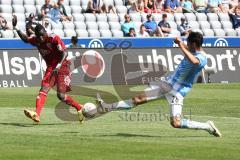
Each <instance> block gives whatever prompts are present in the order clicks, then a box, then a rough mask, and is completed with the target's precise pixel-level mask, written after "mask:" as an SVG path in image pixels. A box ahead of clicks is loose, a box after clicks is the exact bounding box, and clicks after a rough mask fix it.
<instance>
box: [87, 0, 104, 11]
mask: <svg viewBox="0 0 240 160" xmlns="http://www.w3.org/2000/svg"><path fill="white" fill-rule="evenodd" d="M101 12H102V11H101V1H100V0H89V1H88V5H87V9H86V11H85V13H94V14H96V13H101Z"/></svg>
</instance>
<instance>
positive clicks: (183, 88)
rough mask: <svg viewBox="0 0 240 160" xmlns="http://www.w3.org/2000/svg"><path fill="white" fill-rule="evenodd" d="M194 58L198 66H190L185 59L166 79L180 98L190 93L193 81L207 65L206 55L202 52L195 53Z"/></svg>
mask: <svg viewBox="0 0 240 160" xmlns="http://www.w3.org/2000/svg"><path fill="white" fill-rule="evenodd" d="M194 55H195V57H196V58H198V60H199V62H200V63H199V64H198V65H194V64H192V63H191V62H190V61H189V60H188V59H187V58H186V57H185V58H184V59H183V60H182V61H181V63H180V64H179V65H178V67H177V69H176V70H175V71H174V72H173V73H172V74H171V75H170V76H169V77H167V82H168V83H170V84H171V85H172V87H173V89H174V90H176V91H177V92H179V93H181V95H182V96H186V94H187V93H188V92H189V91H190V89H191V88H192V85H193V81H194V79H195V78H196V76H197V75H198V73H199V72H200V71H201V70H202V68H203V67H204V66H205V65H206V63H207V57H206V54H205V53H204V52H203V51H199V52H196V53H195V54H194Z"/></svg>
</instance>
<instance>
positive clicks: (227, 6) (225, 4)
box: [222, 0, 230, 13]
mask: <svg viewBox="0 0 240 160" xmlns="http://www.w3.org/2000/svg"><path fill="white" fill-rule="evenodd" d="M222 9H223V12H224V13H228V12H229V9H230V0H222Z"/></svg>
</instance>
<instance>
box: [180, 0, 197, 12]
mask: <svg viewBox="0 0 240 160" xmlns="http://www.w3.org/2000/svg"><path fill="white" fill-rule="evenodd" d="M181 6H182V12H183V13H195V12H196V11H195V10H194V8H193V4H192V2H191V1H190V0H183V1H182V3H181Z"/></svg>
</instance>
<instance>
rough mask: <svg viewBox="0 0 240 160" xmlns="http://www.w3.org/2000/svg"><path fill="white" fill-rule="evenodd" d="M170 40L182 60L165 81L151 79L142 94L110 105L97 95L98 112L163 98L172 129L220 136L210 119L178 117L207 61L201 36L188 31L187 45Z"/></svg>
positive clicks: (126, 107)
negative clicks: (186, 97) (182, 55)
mask: <svg viewBox="0 0 240 160" xmlns="http://www.w3.org/2000/svg"><path fill="white" fill-rule="evenodd" d="M174 42H175V43H176V44H178V46H179V47H180V49H181V50H182V52H183V54H184V59H183V60H182V61H181V63H180V64H179V65H178V67H177V69H176V70H175V71H174V72H173V73H172V74H171V75H170V76H168V77H167V78H166V80H165V81H160V82H155V84H151V86H150V88H148V89H146V90H145V91H144V92H143V93H142V94H140V95H138V96H135V97H133V98H131V99H129V100H124V101H119V102H117V103H113V104H107V103H105V102H104V101H103V100H102V99H101V98H100V96H99V95H98V97H97V101H98V102H99V106H98V109H99V110H100V111H102V112H109V111H113V110H116V109H119V108H121V109H124V108H125V109H129V108H132V107H135V106H137V105H139V104H143V103H146V102H149V101H150V100H155V99H158V98H161V97H165V98H166V99H167V101H168V103H169V107H170V123H171V125H172V126H173V127H174V128H187V129H201V130H206V131H208V132H209V133H210V134H213V135H214V136H216V137H221V133H220V132H219V130H218V129H217V128H216V126H215V125H214V123H213V122H212V121H207V122H205V123H202V122H196V121H192V120H189V119H184V118H182V106H183V99H184V97H185V96H186V95H187V93H188V92H189V91H190V90H191V88H192V85H193V81H194V79H195V78H196V76H197V75H198V73H199V72H200V71H201V70H202V68H203V67H204V66H205V65H206V63H207V58H206V54H205V52H204V51H203V49H202V43H203V36H202V34H201V33H199V32H191V33H190V34H189V36H188V38H187V45H185V44H184V43H183V42H182V40H181V39H180V38H176V39H175V40H174Z"/></svg>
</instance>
